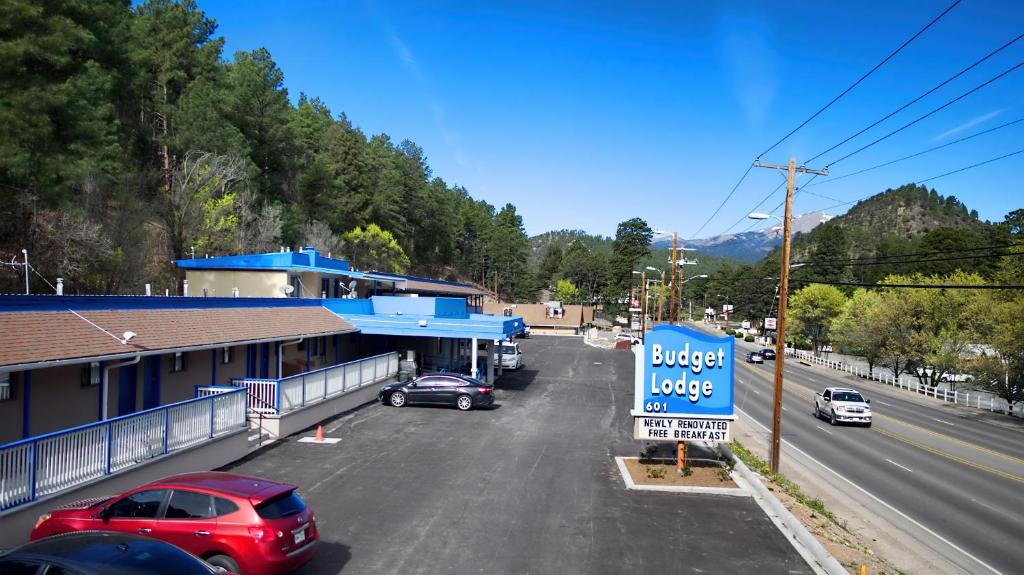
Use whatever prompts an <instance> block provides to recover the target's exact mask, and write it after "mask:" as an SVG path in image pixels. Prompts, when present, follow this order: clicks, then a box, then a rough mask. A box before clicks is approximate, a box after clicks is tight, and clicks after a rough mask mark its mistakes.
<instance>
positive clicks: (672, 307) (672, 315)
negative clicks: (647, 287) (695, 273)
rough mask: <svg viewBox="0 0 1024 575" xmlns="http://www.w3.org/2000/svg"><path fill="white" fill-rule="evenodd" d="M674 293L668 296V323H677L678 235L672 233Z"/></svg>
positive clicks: (672, 284) (671, 292)
mask: <svg viewBox="0 0 1024 575" xmlns="http://www.w3.org/2000/svg"><path fill="white" fill-rule="evenodd" d="M671 265H672V283H670V284H669V285H670V286H672V288H671V289H672V291H670V292H669V296H668V323H670V324H673V325H675V323H676V233H675V232H672V262H671Z"/></svg>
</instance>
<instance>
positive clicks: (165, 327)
mask: <svg viewBox="0 0 1024 575" xmlns="http://www.w3.org/2000/svg"><path fill="white" fill-rule="evenodd" d="M80 313H81V315H82V316H83V317H85V318H88V319H89V321H91V322H94V323H95V324H96V325H99V326H100V327H102V328H103V329H105V330H107V331H109V332H110V333H112V334H114V335H116V336H118V337H120V336H121V334H122V333H124V332H125V331H129V330H130V331H133V332H135V333H137V334H138V335H137V336H136V337H135V338H134V339H132V340H131V341H129V342H128V343H127V344H121V343H120V342H119V341H117V340H115V339H114V338H112V337H110V336H109V335H106V334H104V333H103V332H101V331H100V330H98V329H96V328H95V327H93V326H91V325H89V324H88V323H87V322H85V321H82V319H81V318H78V317H75V316H74V315H73V314H72V313H70V312H67V311H54V312H5V313H0V366H9V365H19V364H26V363H36V362H42V361H61V360H69V359H78V358H82V359H84V358H90V357H100V356H106V355H119V354H132V353H140V352H141V353H145V352H150V351H157V350H165V349H179V348H186V347H200V346H217V345H227V344H233V343H238V342H245V341H254V340H265V339H274V338H280V339H285V338H290V337H298V336H300V335H309V336H317V335H327V334H334V333H344V332H348V331H356V328H355V326H353V325H352V324H350V323H349V322H347V321H345V320H343V319H341V318H340V317H338V316H336V315H335V314H333V313H331V312H330V311H329V310H327V309H325V308H322V307H294V308H234V309H177V310H168V309H163V310H117V311H85V312H80Z"/></svg>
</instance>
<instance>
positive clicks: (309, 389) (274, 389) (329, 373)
mask: <svg viewBox="0 0 1024 575" xmlns="http://www.w3.org/2000/svg"><path fill="white" fill-rule="evenodd" d="M397 374H398V354H397V353H395V352H391V353H383V354H380V355H375V356H372V357H366V358H363V359H357V360H354V361H349V362H346V363H341V364H338V365H332V366H330V367H323V368H320V369H314V370H312V371H307V372H305V373H300V374H297V375H292V376H289V377H284V378H281V379H261V378H253V377H239V378H233V379H232V380H231V384H232V385H235V386H238V387H245V388H246V389H248V395H249V411H251V412H254V413H263V414H266V415H281V414H284V413H288V412H290V411H294V410H296V409H299V408H300V407H305V406H306V405H312V404H314V403H317V402H320V401H323V400H324V399H327V398H329V397H333V396H335V395H338V394H341V393H344V392H347V391H351V390H353V389H356V388H359V387H362V386H364V385H369V384H371V383H375V382H378V381H381V380H383V379H387V378H390V377H394V376H395V375H397Z"/></svg>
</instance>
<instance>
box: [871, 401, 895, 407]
mask: <svg viewBox="0 0 1024 575" xmlns="http://www.w3.org/2000/svg"><path fill="white" fill-rule="evenodd" d="M875 402H876V403H881V404H882V405H884V406H886V407H892V404H891V403H886V402H884V401H879V400H877V399H876V400H875Z"/></svg>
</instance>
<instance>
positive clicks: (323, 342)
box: [320, 337, 327, 361]
mask: <svg viewBox="0 0 1024 575" xmlns="http://www.w3.org/2000/svg"><path fill="white" fill-rule="evenodd" d="M320 361H327V338H326V337H321V338H320Z"/></svg>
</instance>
